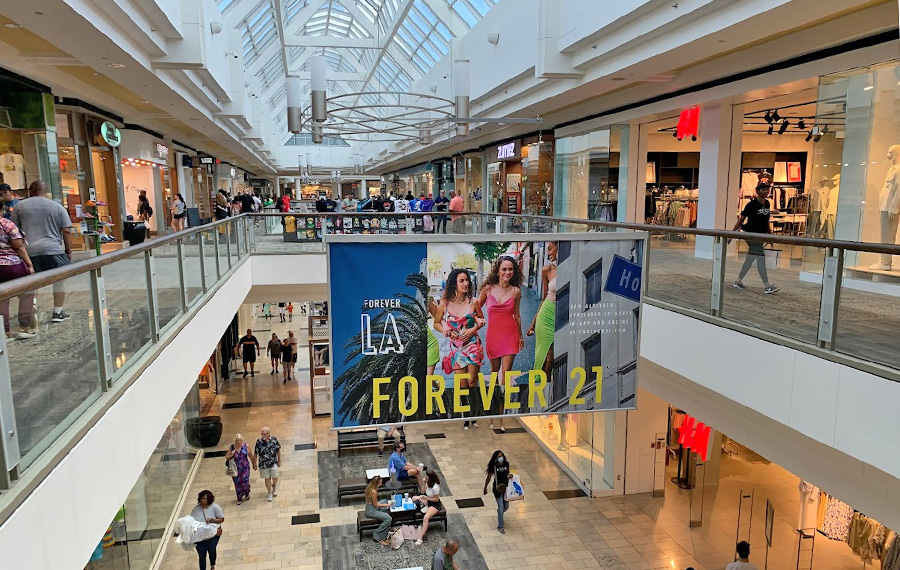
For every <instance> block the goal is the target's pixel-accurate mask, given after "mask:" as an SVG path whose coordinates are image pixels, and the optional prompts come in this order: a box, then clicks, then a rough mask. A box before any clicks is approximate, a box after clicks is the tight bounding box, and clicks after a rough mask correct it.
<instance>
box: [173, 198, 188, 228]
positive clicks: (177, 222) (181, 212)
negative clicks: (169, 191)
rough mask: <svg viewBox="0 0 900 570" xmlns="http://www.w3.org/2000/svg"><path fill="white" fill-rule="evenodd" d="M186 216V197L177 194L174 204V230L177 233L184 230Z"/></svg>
mask: <svg viewBox="0 0 900 570" xmlns="http://www.w3.org/2000/svg"><path fill="white" fill-rule="evenodd" d="M186 216H187V204H185V203H184V196H182V195H181V193H178V194H175V200H174V201H173V202H172V229H173V230H175V231H176V232H180V231H181V230H183V229H184V219H185V217H186Z"/></svg>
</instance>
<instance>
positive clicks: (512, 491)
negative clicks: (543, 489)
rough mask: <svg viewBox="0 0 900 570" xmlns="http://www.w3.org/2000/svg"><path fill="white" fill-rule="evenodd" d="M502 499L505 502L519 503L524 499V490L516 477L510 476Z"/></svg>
mask: <svg viewBox="0 0 900 570" xmlns="http://www.w3.org/2000/svg"><path fill="white" fill-rule="evenodd" d="M503 498H504V499H506V500H507V501H521V500H522V499H524V498H525V489H523V488H522V480H521V479H520V478H519V476H518V475H513V474H510V476H509V485H507V487H506V493H505V495H504V497H503Z"/></svg>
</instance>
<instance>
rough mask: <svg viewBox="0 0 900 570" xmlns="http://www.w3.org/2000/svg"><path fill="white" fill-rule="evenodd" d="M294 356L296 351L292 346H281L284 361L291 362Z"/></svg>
mask: <svg viewBox="0 0 900 570" xmlns="http://www.w3.org/2000/svg"><path fill="white" fill-rule="evenodd" d="M293 354H294V349H293V347H292V346H291V345H289V344H286V345H285V344H282V345H281V359H282V360H284V361H287V362H290V361H291V358H292V357H293Z"/></svg>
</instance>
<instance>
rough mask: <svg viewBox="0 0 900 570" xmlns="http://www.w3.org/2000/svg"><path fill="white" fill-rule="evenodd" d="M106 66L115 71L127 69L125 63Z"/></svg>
mask: <svg viewBox="0 0 900 570" xmlns="http://www.w3.org/2000/svg"><path fill="white" fill-rule="evenodd" d="M106 65H108V66H110V67H112V68H114V69H122V68H123V67H125V64H124V63H107V64H106Z"/></svg>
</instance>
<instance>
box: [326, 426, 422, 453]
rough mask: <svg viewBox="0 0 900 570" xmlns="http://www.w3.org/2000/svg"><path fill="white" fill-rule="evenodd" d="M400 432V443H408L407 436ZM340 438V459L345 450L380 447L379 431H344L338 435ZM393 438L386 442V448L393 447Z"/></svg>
mask: <svg viewBox="0 0 900 570" xmlns="http://www.w3.org/2000/svg"><path fill="white" fill-rule="evenodd" d="M399 431H400V441H402V442H403V443H406V434H405V433H403V430H402V429H401V430H399ZM337 438H338V457H340V456H341V452H342V451H343V450H345V449H362V448H366V447H378V430H377V429H359V430H353V431H342V432H339V433H338V434H337ZM393 444H394V443H393V438H388V440H387V441H385V446H387V447H390V446H391V445H393Z"/></svg>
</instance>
